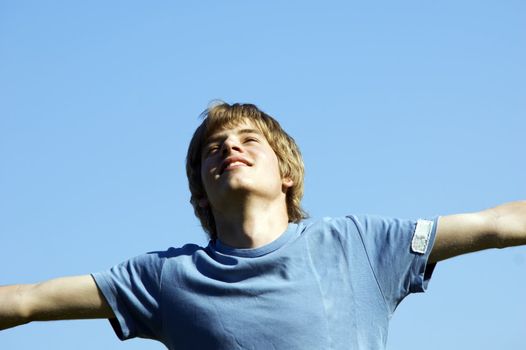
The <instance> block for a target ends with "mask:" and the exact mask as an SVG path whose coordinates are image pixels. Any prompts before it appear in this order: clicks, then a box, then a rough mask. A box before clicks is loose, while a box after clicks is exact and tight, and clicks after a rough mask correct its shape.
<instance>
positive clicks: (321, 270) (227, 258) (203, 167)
mask: <svg viewBox="0 0 526 350" xmlns="http://www.w3.org/2000/svg"><path fill="white" fill-rule="evenodd" d="M186 169H187V175H188V180H189V184H190V191H191V200H190V201H191V203H192V205H193V207H194V210H195V213H196V215H197V217H198V218H199V220H200V221H201V224H202V226H203V228H204V229H205V231H206V232H207V233H208V234H209V235H210V243H209V244H208V246H207V247H199V246H196V245H191V244H190V245H185V246H183V247H181V248H175V249H174V248H171V249H168V250H166V251H161V252H154V253H148V254H144V255H141V256H138V257H136V258H133V259H130V260H128V261H126V262H124V263H122V264H120V265H118V266H115V267H113V268H112V269H110V270H108V271H104V272H100V273H95V274H93V275H88V276H78V277H66V278H59V279H55V280H51V281H47V282H44V283H40V284H35V285H17V286H6V287H0V329H5V328H9V327H14V326H17V325H20V324H23V323H27V322H31V321H37V320H57V319H78V318H108V319H110V322H111V324H112V326H113V327H114V329H115V332H116V334H117V335H118V336H119V338H121V339H127V338H132V337H145V338H152V339H156V340H159V341H161V342H162V343H163V344H165V345H166V347H168V348H170V349H383V348H385V344H386V338H387V329H388V321H389V319H390V316H391V314H392V313H393V312H394V310H395V308H396V307H397V305H398V304H399V303H400V301H401V300H402V299H403V298H404V297H405V296H406V295H408V294H410V293H413V292H421V291H424V290H425V288H426V286H427V283H428V281H429V278H430V277H431V274H432V271H433V268H434V266H435V264H436V263H437V262H438V261H440V260H444V259H447V258H449V257H453V256H456V255H460V254H465V253H469V252H473V251H477V250H482V249H486V248H502V247H507V246H514V245H521V244H526V202H514V203H508V204H504V205H501V206H498V207H496V208H492V209H488V210H484V211H481V212H478V213H470V214H460V215H451V216H443V217H439V218H431V219H429V220H417V221H410V220H399V219H390V218H383V217H376V216H355V215H349V216H345V217H338V218H325V219H322V220H310V219H309V220H307V219H306V215H305V212H304V211H303V209H302V208H301V205H300V201H301V198H302V195H303V161H302V159H301V155H300V152H299V149H298V147H297V145H296V144H295V142H294V140H293V139H292V138H291V137H290V136H289V135H287V134H286V133H285V132H284V131H283V130H282V129H281V127H280V125H279V123H278V122H277V121H276V120H274V119H273V118H272V117H270V116H268V115H267V114H265V113H263V112H262V111H260V110H259V109H258V108H257V107H256V106H254V105H250V104H244V105H243V104H234V105H228V104H226V103H223V104H218V105H215V106H213V107H211V108H209V109H208V110H207V111H206V113H205V119H204V121H203V123H202V124H201V125H200V126H199V127H198V129H197V130H196V132H195V134H194V136H193V138H192V141H191V143H190V146H189V149H188V155H187V165H186Z"/></svg>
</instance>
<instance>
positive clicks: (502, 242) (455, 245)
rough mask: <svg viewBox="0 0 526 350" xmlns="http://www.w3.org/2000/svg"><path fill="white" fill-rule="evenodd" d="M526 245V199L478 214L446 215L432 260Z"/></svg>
mask: <svg viewBox="0 0 526 350" xmlns="http://www.w3.org/2000/svg"><path fill="white" fill-rule="evenodd" d="M525 244H526V201H518V202H511V203H506V204H503V205H499V206H498V207H495V208H491V209H487V210H483V211H480V212H476V213H467V214H457V215H449V216H442V217H440V219H439V221H438V227H437V234H436V238H435V244H434V246H433V250H432V251H431V255H430V257H429V261H430V262H437V261H440V260H445V259H448V258H451V257H454V256H457V255H461V254H466V253H471V252H475V251H479V250H483V249H488V248H505V247H511V246H518V245H525Z"/></svg>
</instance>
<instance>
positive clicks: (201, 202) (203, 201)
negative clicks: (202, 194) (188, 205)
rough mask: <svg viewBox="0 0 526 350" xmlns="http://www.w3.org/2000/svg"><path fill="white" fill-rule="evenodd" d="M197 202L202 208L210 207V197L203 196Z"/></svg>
mask: <svg viewBox="0 0 526 350" xmlns="http://www.w3.org/2000/svg"><path fill="white" fill-rule="evenodd" d="M197 204H198V205H199V206H200V207H201V208H207V207H208V199H206V198H201V199H200V200H199V202H197Z"/></svg>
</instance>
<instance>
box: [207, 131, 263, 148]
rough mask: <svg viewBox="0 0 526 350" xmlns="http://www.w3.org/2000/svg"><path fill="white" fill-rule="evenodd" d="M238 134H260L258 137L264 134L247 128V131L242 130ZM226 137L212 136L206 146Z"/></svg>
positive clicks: (220, 135) (219, 134)
mask: <svg viewBox="0 0 526 350" xmlns="http://www.w3.org/2000/svg"><path fill="white" fill-rule="evenodd" d="M237 134H239V135H242V134H258V135H261V136H263V134H262V133H261V131H259V130H258V129H251V128H246V129H241V130H239V131H238V132H237ZM223 137H224V136H223V135H222V134H221V133H218V134H215V135H214V134H212V135H211V136H210V137H208V138H207V139H206V141H205V145H206V144H210V143H212V142H216V141H218V140H220V139H222V138H223Z"/></svg>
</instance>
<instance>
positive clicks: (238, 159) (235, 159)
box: [219, 156, 252, 175]
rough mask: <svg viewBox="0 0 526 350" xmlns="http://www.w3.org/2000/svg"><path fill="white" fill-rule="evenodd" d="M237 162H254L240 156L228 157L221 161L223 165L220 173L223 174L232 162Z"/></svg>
mask: <svg viewBox="0 0 526 350" xmlns="http://www.w3.org/2000/svg"><path fill="white" fill-rule="evenodd" d="M235 162H240V163H243V164H246V165H247V166H252V163H250V162H249V161H248V160H246V159H245V158H243V157H239V156H233V157H228V158H226V159H225V160H223V162H222V163H221V167H220V169H219V175H221V174H223V172H224V171H225V169H226V168H227V167H228V166H229V165H230V164H232V163H235Z"/></svg>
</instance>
